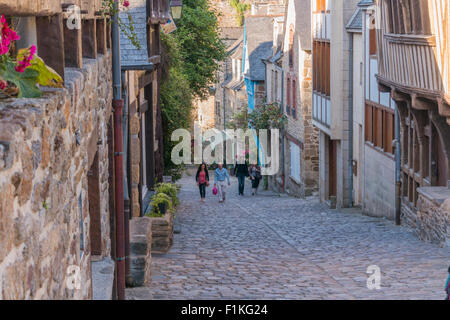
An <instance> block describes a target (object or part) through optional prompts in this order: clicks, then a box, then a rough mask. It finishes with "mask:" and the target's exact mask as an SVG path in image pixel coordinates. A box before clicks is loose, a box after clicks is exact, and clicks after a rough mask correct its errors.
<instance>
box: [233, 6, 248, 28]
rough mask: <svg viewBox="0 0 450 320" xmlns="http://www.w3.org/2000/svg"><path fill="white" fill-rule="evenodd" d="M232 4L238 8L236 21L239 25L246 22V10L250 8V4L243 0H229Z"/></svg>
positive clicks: (235, 8)
mask: <svg viewBox="0 0 450 320" xmlns="http://www.w3.org/2000/svg"><path fill="white" fill-rule="evenodd" d="M229 1H230V5H231V6H232V7H233V8H234V10H236V22H237V24H238V26H239V27H242V25H243V24H244V16H245V12H246V11H247V10H249V9H250V4H248V3H244V2H241V1H240V0H229Z"/></svg>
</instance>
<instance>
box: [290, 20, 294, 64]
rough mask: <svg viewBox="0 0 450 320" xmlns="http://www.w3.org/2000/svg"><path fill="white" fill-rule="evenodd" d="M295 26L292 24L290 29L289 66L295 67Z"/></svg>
mask: <svg viewBox="0 0 450 320" xmlns="http://www.w3.org/2000/svg"><path fill="white" fill-rule="evenodd" d="M294 34H295V32H294V27H293V26H292V25H291V27H290V29H289V67H290V68H293V67H294Z"/></svg>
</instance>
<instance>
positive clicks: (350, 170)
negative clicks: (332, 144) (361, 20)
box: [348, 34, 353, 208]
mask: <svg viewBox="0 0 450 320" xmlns="http://www.w3.org/2000/svg"><path fill="white" fill-rule="evenodd" d="M348 50H349V68H348V70H349V71H348V73H349V94H348V183H349V185H348V192H349V195H348V196H349V204H348V205H349V207H350V208H351V207H353V34H350V41H349V49H348Z"/></svg>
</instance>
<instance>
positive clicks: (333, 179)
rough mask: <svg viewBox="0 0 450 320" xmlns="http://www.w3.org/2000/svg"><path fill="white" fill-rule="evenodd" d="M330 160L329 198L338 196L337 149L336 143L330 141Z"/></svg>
mask: <svg viewBox="0 0 450 320" xmlns="http://www.w3.org/2000/svg"><path fill="white" fill-rule="evenodd" d="M328 146H329V147H328V150H329V158H328V175H329V176H328V178H329V179H328V181H329V196H330V197H332V196H336V195H337V170H336V169H337V163H336V161H337V148H336V141H335V140H329V143H328Z"/></svg>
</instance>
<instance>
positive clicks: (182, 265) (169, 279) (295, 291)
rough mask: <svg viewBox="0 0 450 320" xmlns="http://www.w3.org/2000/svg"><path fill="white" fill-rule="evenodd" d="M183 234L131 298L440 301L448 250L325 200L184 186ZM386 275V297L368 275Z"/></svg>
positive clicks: (157, 258) (156, 257) (188, 182)
mask: <svg viewBox="0 0 450 320" xmlns="http://www.w3.org/2000/svg"><path fill="white" fill-rule="evenodd" d="M180 184H181V185H182V189H181V192H180V198H181V204H180V208H179V210H178V217H179V224H180V226H181V229H182V232H181V233H180V234H175V235H174V244H173V247H172V248H171V250H170V251H169V252H168V253H167V254H158V255H153V258H152V274H153V277H152V282H151V283H150V285H149V286H148V287H143V288H132V289H127V297H128V299H201V300H204V299H205V300H209V299H250V300H251V299H327V300H331V299H374V300H380V299H381V300H383V299H437V300H442V299H443V298H444V295H443V294H444V292H443V286H444V283H445V279H446V277H447V269H448V266H449V264H450V252H449V249H448V248H440V247H438V246H437V245H433V244H430V243H425V242H422V241H420V240H419V239H418V238H417V237H416V236H415V235H414V233H413V232H412V230H410V229H408V228H407V227H397V226H395V225H394V224H393V222H391V221H388V220H384V219H378V218H373V217H367V216H364V215H362V214H360V213H358V212H357V211H355V210H352V211H351V212H341V211H337V210H330V209H328V208H327V207H326V206H325V205H323V204H321V203H320V202H319V201H318V199H316V198H314V197H308V198H307V199H298V198H293V197H288V196H282V197H279V196H278V194H274V193H271V192H261V193H260V194H259V195H257V196H255V197H252V196H251V195H249V192H248V191H249V190H250V185H249V184H247V186H246V191H247V194H246V196H244V197H240V196H238V195H237V180H236V179H235V178H232V186H231V187H229V188H228V192H227V200H226V202H225V203H223V204H222V203H218V198H217V197H214V196H212V194H211V190H210V189H209V190H207V197H208V198H207V201H206V203H201V202H200V199H199V195H198V189H197V186H196V185H195V183H194V181H193V178H192V177H185V178H183V179H182V180H181V181H180ZM371 265H377V266H379V267H380V269H381V289H380V290H369V289H368V288H367V278H368V276H369V274H367V273H366V271H367V267H369V266H371Z"/></svg>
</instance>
